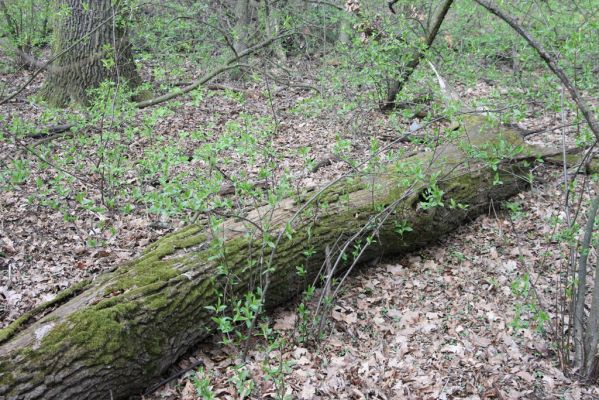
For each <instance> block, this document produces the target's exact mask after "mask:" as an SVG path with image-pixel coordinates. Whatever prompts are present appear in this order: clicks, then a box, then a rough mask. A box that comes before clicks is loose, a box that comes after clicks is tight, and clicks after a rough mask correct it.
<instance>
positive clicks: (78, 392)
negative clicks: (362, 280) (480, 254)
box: [0, 118, 532, 400]
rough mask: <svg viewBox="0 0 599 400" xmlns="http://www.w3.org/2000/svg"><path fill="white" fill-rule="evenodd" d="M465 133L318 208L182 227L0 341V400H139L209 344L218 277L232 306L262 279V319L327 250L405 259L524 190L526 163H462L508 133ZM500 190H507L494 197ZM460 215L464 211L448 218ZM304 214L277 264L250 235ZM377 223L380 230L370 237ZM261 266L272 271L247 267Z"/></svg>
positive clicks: (303, 200)
mask: <svg viewBox="0 0 599 400" xmlns="http://www.w3.org/2000/svg"><path fill="white" fill-rule="evenodd" d="M465 132H466V134H467V139H464V140H462V143H468V145H466V147H467V149H466V150H462V149H464V148H465V147H464V145H459V144H456V145H451V144H447V145H445V146H443V147H440V148H438V149H437V150H436V151H435V152H428V153H422V154H419V155H416V156H413V157H410V158H406V159H404V160H401V162H399V163H398V164H396V165H394V166H390V167H389V168H388V169H386V172H385V173H380V174H376V175H372V174H371V175H364V176H361V177H359V178H354V179H352V180H340V181H338V182H336V183H333V184H331V185H329V186H327V187H326V189H323V190H322V193H320V194H319V196H318V200H317V201H314V202H310V201H309V200H311V198H313V197H314V194H312V193H310V192H308V193H304V194H303V195H302V196H298V197H297V198H289V199H286V200H283V201H282V202H281V203H280V204H279V205H278V206H277V207H276V209H274V210H272V209H271V208H268V207H261V208H258V209H255V210H253V211H251V212H250V213H249V214H248V215H247V216H246V217H245V218H243V219H240V218H232V219H228V220H225V221H224V222H222V224H221V225H220V226H219V228H218V229H217V230H216V231H214V230H211V229H207V228H206V227H205V226H202V225H192V226H189V227H187V228H186V229H183V230H181V231H179V232H177V233H174V234H172V235H170V236H167V237H165V238H163V239H161V240H159V241H158V242H156V243H154V244H153V245H151V246H150V247H149V248H148V250H147V251H146V253H145V254H144V255H143V256H142V257H140V258H138V259H137V260H134V261H131V262H129V263H126V264H124V265H121V266H120V267H119V268H117V269H116V270H114V271H113V272H111V273H107V274H104V275H102V276H100V277H98V278H96V279H95V280H94V281H93V282H84V283H82V284H80V285H79V287H78V288H76V289H74V290H72V291H71V292H70V293H68V294H65V295H63V296H62V298H61V302H62V304H60V305H59V304H58V303H59V302H58V301H56V302H55V303H56V304H52V307H47V306H46V307H43V308H42V309H43V310H44V311H40V312H39V313H35V312H34V313H32V314H30V315H28V316H27V317H26V318H24V319H22V320H20V321H17V322H15V323H13V324H11V325H10V326H8V327H7V328H5V329H3V330H0V398H3V399H28V400H33V399H45V400H55V399H91V400H95V399H102V400H104V399H110V398H114V399H121V398H126V397H127V396H129V395H134V394H138V393H140V392H141V391H142V390H143V389H144V388H145V387H147V386H149V385H150V384H151V383H152V382H155V381H156V380H158V379H159V377H160V374H161V373H163V372H164V371H165V370H166V369H167V368H168V367H169V366H170V365H171V364H173V363H174V362H176V361H177V359H178V358H179V357H181V356H182V355H183V354H185V352H187V351H188V350H189V349H190V348H192V346H194V345H195V344H196V343H198V342H199V341H200V340H202V339H203V338H205V337H207V335H210V334H211V333H214V324H213V322H212V321H211V317H212V315H211V314H210V312H209V311H208V310H207V309H206V306H209V305H215V303H216V300H217V297H218V295H219V293H220V292H221V290H222V287H223V285H225V281H224V280H225V277H224V276H223V275H222V274H220V273H219V271H222V269H223V266H224V267H226V269H227V270H228V274H227V275H226V276H228V277H235V281H236V283H235V284H234V285H232V284H231V282H230V281H228V283H227V285H228V286H227V288H228V289H227V297H228V298H229V299H231V298H235V297H240V296H243V295H244V294H246V293H247V291H248V290H251V289H255V288H256V286H257V285H259V284H258V283H257V282H260V281H261V280H262V279H263V277H264V275H265V272H264V268H266V267H268V269H269V278H268V291H267V293H266V297H265V306H266V307H267V308H270V307H273V306H275V305H278V304H281V303H283V302H286V301H289V300H290V299H292V298H293V297H294V296H295V295H296V294H299V293H301V290H302V289H304V288H305V286H306V283H307V282H312V280H313V279H314V278H315V277H316V276H317V275H318V273H319V269H320V267H321V266H322V265H323V262H325V253H326V251H325V249H328V248H335V246H334V245H333V243H334V242H335V241H336V240H337V239H338V238H339V237H342V238H349V237H352V236H354V235H356V233H358V232H367V234H368V235H373V237H375V239H376V244H373V245H372V246H371V247H370V248H369V250H368V251H366V252H364V253H363V254H362V256H361V257H360V259H361V260H363V261H366V260H368V259H373V258H375V257H380V256H381V255H382V254H395V253H401V252H407V251H410V250H414V249H417V248H420V247H422V246H424V245H426V244H427V243H430V242H432V241H435V240H437V239H439V238H441V237H443V236H445V235H446V234H447V233H449V232H450V231H452V230H453V229H455V228H456V227H458V226H459V225H461V224H463V223H465V222H467V221H470V220H471V219H473V218H474V217H476V216H477V215H479V214H481V213H484V212H487V210H488V209H489V205H490V203H491V202H497V201H501V200H503V199H506V198H508V197H510V196H512V195H514V194H516V193H518V192H519V191H521V190H523V189H525V188H526V187H527V182H526V180H525V179H522V178H521V177H525V176H527V174H528V172H529V170H530V165H531V164H530V163H528V161H529V160H530V159H532V157H529V156H522V157H521V158H519V159H512V160H503V161H502V162H501V163H498V164H497V163H495V162H493V163H485V162H479V161H476V160H475V159H473V158H470V159H468V157H469V156H467V155H466V153H468V154H470V155H473V154H488V155H490V156H491V155H493V156H492V157H495V155H496V153H495V152H493V151H492V149H493V148H501V149H505V147H506V146H505V143H511V144H512V145H513V146H516V145H521V139H520V137H519V135H518V134H517V133H516V132H514V131H512V130H509V129H505V128H501V129H498V128H489V127H487V126H486V125H485V124H484V123H483V122H482V121H481V120H479V119H476V118H471V119H469V121H468V122H467V124H465ZM500 140H501V141H500ZM495 145H498V146H495ZM510 148H511V146H510ZM492 165H495V166H497V165H498V166H499V168H493V167H492ZM423 174H424V176H425V177H426V176H429V177H430V176H432V175H433V174H434V175H435V176H436V178H435V179H434V180H435V181H436V186H437V187H438V188H439V189H440V190H442V191H443V199H442V200H443V204H444V206H437V207H432V208H427V207H422V202H423V201H426V198H427V193H428V192H427V188H428V186H429V185H430V183H426V182H430V180H429V179H428V178H425V179H424V180H421V181H420V182H421V183H418V184H416V185H414V184H412V183H411V182H415V181H416V182H418V179H417V177H418V176H420V177H422V176H423ZM496 178H499V179H500V180H501V181H502V182H503V184H501V185H494V184H493V182H494V181H495V180H496ZM452 200H453V201H452ZM456 203H457V204H460V205H463V207H455V208H453V209H452V208H451V207H450V206H449V205H450V204H454V205H455V204H456ZM307 204H311V206H309V207H308V206H307ZM325 204H326V206H325ZM389 205H393V206H394V212H393V214H392V215H391V217H390V218H388V219H387V220H384V221H383V220H380V219H379V218H378V216H379V215H380V210H381V209H382V208H385V207H388V206H389ZM302 209H303V211H304V212H301V213H299V214H297V215H298V216H297V218H296V219H295V222H294V223H293V231H292V232H293V233H292V234H291V235H290V236H289V237H288V236H283V240H282V241H280V243H278V245H277V247H276V250H275V253H274V254H273V253H272V251H273V250H272V249H271V247H269V246H264V243H265V240H263V239H264V234H263V233H262V231H261V230H260V229H258V228H257V227H259V226H266V224H265V223H263V222H265V221H263V219H264V216H270V218H269V220H268V226H269V235H268V237H269V238H274V237H277V235H279V234H280V233H281V232H282V231H283V230H284V229H285V227H286V226H287V223H288V222H289V221H290V220H291V218H292V216H294V215H295V214H296V213H297V212H298V210H302ZM248 221H249V222H248ZM373 221H379V222H380V227H379V229H377V232H373V229H374V228H372V227H371V225H372V223H373ZM397 222H402V223H408V224H409V225H410V226H411V228H412V231H409V232H402V233H401V234H398V233H397V232H396V228H397ZM271 240H272V239H271ZM271 243H272V242H271ZM331 246H333V247H331ZM264 249H268V250H264ZM308 250H309V251H308ZM307 254H310V255H309V256H308V255H307ZM258 259H262V260H272V263H270V264H269V265H267V266H264V265H262V266H260V263H252V262H251V260H258ZM350 262H351V256H350ZM266 263H268V262H266ZM298 265H304V267H305V269H306V270H307V276H306V277H301V278H300V277H299V276H298V275H297V273H296V267H297V266H298ZM231 285H232V286H231ZM44 313H45V315H44ZM36 314H39V315H36Z"/></svg>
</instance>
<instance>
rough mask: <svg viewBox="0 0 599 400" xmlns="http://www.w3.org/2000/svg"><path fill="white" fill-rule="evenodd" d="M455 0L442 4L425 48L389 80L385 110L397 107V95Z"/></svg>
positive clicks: (447, 0) (435, 35)
mask: <svg viewBox="0 0 599 400" xmlns="http://www.w3.org/2000/svg"><path fill="white" fill-rule="evenodd" d="M452 3H453V0H444V1H443V3H442V4H441V6H440V9H439V11H438V12H437V14H436V15H435V17H434V19H433V23H432V26H431V27H430V28H429V30H428V33H427V35H426V38H425V41H424V49H423V50H417V51H415V52H414V55H413V56H412V59H411V60H410V61H409V62H408V64H407V65H406V66H405V68H404V70H403V71H402V73H401V76H400V77H399V78H398V79H393V80H390V81H389V85H388V88H387V98H386V99H385V103H384V104H383V105H382V107H381V108H382V109H383V110H391V109H393V108H394V107H395V99H396V98H397V95H398V94H399V93H400V92H401V91H402V89H403V86H404V85H405V84H406V82H407V81H408V79H410V76H412V73H413V72H414V71H415V70H416V68H418V65H420V61H421V60H422V57H424V52H425V51H426V50H428V49H429V48H430V47H431V46H432V44H433V42H434V41H435V38H436V37H437V33H439V29H440V28H441V24H442V23H443V21H444V20H445V16H446V15H447V12H448V11H449V8H450V7H451V4H452Z"/></svg>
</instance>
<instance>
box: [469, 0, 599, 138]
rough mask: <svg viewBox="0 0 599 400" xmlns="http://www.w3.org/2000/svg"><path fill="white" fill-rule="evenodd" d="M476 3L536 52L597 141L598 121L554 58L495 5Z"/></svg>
mask: <svg viewBox="0 0 599 400" xmlns="http://www.w3.org/2000/svg"><path fill="white" fill-rule="evenodd" d="M474 1H475V2H476V3H478V4H480V5H481V6H482V7H484V8H486V9H487V10H488V11H489V12H491V13H492V14H494V15H496V16H497V17H499V18H500V19H502V20H503V21H504V22H505V23H507V24H508V25H509V26H510V27H511V28H512V29H513V30H515V31H516V32H517V33H518V34H519V35H520V36H522V38H524V39H525V40H526V41H527V42H528V44H529V45H530V46H531V47H532V48H534V49H535V50H536V52H537V53H538V54H539V56H540V57H541V58H542V59H543V61H545V64H547V66H548V67H549V69H550V70H551V72H553V73H554V74H555V76H557V77H558V78H559V80H560V81H561V82H562V84H563V85H564V86H565V88H566V89H567V90H568V93H570V96H571V97H572V100H573V101H574V102H575V103H576V105H577V106H578V108H579V109H580V111H581V112H582V115H583V116H584V119H585V120H586V121H587V123H588V124H589V128H590V129H591V131H592V132H593V134H594V135H595V137H596V138H597V140H598V141H599V121H597V118H596V117H595V115H594V114H593V113H592V112H591V110H590V108H589V107H588V106H587V104H586V102H585V101H584V99H583V98H582V95H581V94H580V93H579V92H578V89H576V87H575V86H574V85H573V84H572V82H571V81H570V79H569V78H568V76H567V75H566V74H565V72H564V71H563V70H562V69H561V68H560V67H559V65H557V62H556V61H555V60H554V58H553V57H552V56H551V55H550V54H549V53H548V52H547V51H545V49H544V48H543V46H542V45H541V44H540V43H539V42H537V41H536V40H535V39H534V38H533V37H532V36H531V35H530V34H529V33H528V32H527V31H526V30H524V28H522V27H521V26H520V24H519V23H518V22H517V21H516V20H515V19H514V18H512V17H511V16H509V15H507V14H505V13H504V12H503V11H501V10H500V9H499V8H497V7H496V6H495V5H493V4H491V3H490V2H489V1H487V0H474Z"/></svg>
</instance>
